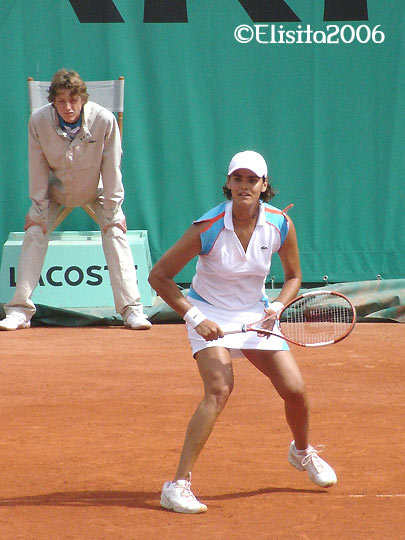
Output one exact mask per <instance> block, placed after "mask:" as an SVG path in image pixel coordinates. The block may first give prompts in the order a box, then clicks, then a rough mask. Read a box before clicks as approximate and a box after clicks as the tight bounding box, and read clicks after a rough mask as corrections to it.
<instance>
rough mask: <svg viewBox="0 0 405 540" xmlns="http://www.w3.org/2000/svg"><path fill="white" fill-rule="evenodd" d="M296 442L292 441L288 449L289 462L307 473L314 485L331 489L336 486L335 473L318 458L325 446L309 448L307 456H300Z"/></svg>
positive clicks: (306, 452)
mask: <svg viewBox="0 0 405 540" xmlns="http://www.w3.org/2000/svg"><path fill="white" fill-rule="evenodd" d="M294 443H295V441H292V443H291V444H290V448H289V449H288V461H289V462H290V463H291V465H293V466H294V467H296V468H297V469H299V470H300V471H307V473H308V475H309V477H310V479H311V480H312V482H314V484H316V485H317V486H320V487H330V486H333V485H334V484H336V482H337V478H336V474H335V471H334V470H333V469H332V467H331V466H330V465H328V464H327V463H326V461H324V460H323V459H321V458H320V457H319V456H318V453H319V452H322V450H323V449H324V447H323V446H319V447H317V448H314V447H312V446H308V448H307V449H306V451H305V454H299V453H298V452H297V449H296V448H295V444H294Z"/></svg>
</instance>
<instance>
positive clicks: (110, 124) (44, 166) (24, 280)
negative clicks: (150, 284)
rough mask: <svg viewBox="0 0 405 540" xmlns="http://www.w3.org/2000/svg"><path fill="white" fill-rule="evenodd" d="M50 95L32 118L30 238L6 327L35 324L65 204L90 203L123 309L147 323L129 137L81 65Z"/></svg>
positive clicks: (2, 324)
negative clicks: (125, 164)
mask: <svg viewBox="0 0 405 540" xmlns="http://www.w3.org/2000/svg"><path fill="white" fill-rule="evenodd" d="M48 92H49V96H48V101H49V102H50V103H49V105H45V106H44V107H41V108H40V109H37V110H36V111H34V112H33V113H32V115H31V117H30V120H29V125H28V142H29V147H28V150H29V196H30V199H31V202H32V204H31V208H30V209H29V212H28V214H27V216H26V218H25V226H24V230H25V231H26V232H25V235H24V241H23V245H22V248H21V255H20V261H19V264H18V275H17V285H16V290H15V294H14V297H13V299H12V300H11V301H10V302H9V303H8V304H6V305H5V307H4V309H5V312H6V315H7V316H6V318H5V319H3V320H2V321H0V330H18V329H22V328H29V326H30V320H31V318H32V316H33V315H34V314H35V306H34V304H33V302H32V301H31V296H32V293H33V292H34V289H35V287H36V286H37V284H38V281H39V278H40V275H41V270H42V266H43V264H44V259H45V255H46V252H47V249H48V242H49V233H50V228H51V226H52V223H53V221H54V219H55V216H56V215H57V212H58V210H60V206H61V205H64V206H66V207H68V208H71V207H75V206H84V205H86V204H89V205H90V206H91V208H92V209H93V210H94V212H95V213H96V216H97V220H98V223H99V224H100V228H101V237H102V245H103V250H104V254H105V257H106V261H107V265H108V270H109V274H110V280H111V286H112V289H113V295H114V302H115V309H116V311H117V313H120V315H121V316H122V318H123V320H124V322H125V325H126V326H127V327H129V328H131V329H134V330H147V329H148V328H150V327H151V323H150V322H149V321H148V320H147V318H146V317H145V315H144V313H143V307H142V304H141V303H140V294H139V290H138V285H137V281H136V270H135V266H134V261H133V258H132V252H131V249H130V246H129V244H128V240H127V237H126V234H125V233H126V231H127V226H126V221H125V216H124V214H123V211H122V209H121V205H122V202H123V200H124V188H123V185H122V178H121V170H120V165H121V138H120V132H119V128H118V124H117V121H116V119H115V117H114V115H113V114H112V113H111V112H110V111H108V110H107V109H105V108H104V107H101V106H100V105H98V104H96V103H93V102H91V101H88V94H87V88H86V84H85V82H84V81H83V80H82V79H81V78H80V76H79V75H78V73H76V72H75V71H67V70H66V69H61V70H59V71H58V72H56V73H55V75H54V76H53V78H52V81H51V85H50V87H49V90H48Z"/></svg>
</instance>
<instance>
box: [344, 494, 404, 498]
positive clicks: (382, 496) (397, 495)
mask: <svg viewBox="0 0 405 540" xmlns="http://www.w3.org/2000/svg"><path fill="white" fill-rule="evenodd" d="M340 497H342V498H343V497H351V498H353V499H356V498H361V497H381V498H384V497H386V498H393V497H405V493H385V494H382V493H381V494H376V495H362V494H352V495H341V496H340Z"/></svg>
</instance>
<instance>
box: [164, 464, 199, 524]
mask: <svg viewBox="0 0 405 540" xmlns="http://www.w3.org/2000/svg"><path fill="white" fill-rule="evenodd" d="M160 506H162V507H163V508H166V509H167V510H173V511H174V512H179V513H181V514H201V513H203V512H206V511H207V507H206V505H205V504H202V503H200V502H199V501H198V500H197V498H196V497H195V495H194V494H193V492H192V491H191V473H189V475H188V477H187V479H186V480H177V482H165V483H164V485H163V489H162V495H161V497H160Z"/></svg>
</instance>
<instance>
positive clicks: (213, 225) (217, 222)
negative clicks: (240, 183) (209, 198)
mask: <svg viewBox="0 0 405 540" xmlns="http://www.w3.org/2000/svg"><path fill="white" fill-rule="evenodd" d="M226 204H227V202H223V203H221V204H219V205H218V206H216V207H215V208H211V210H208V212H206V213H205V214H204V215H203V216H202V217H200V218H199V219H197V220H196V221H195V222H194V223H201V222H203V221H206V222H207V227H206V228H205V229H204V230H203V231H202V232H201V234H200V237H201V246H202V249H201V253H200V255H206V254H207V253H209V252H210V251H211V249H212V246H213V245H214V243H215V240H216V239H217V238H218V235H219V233H220V232H221V231H222V229H223V228H224V215H225V206H226Z"/></svg>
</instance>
